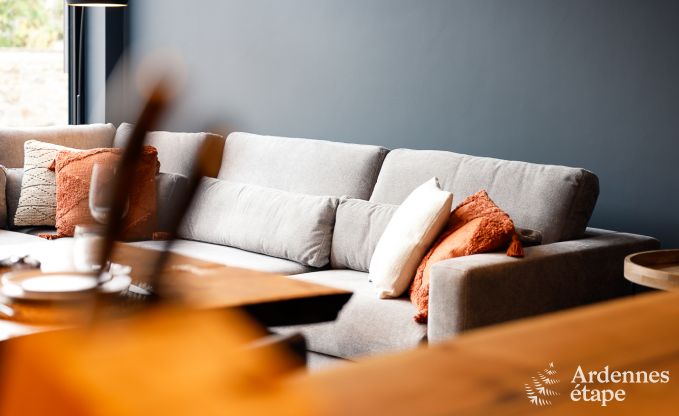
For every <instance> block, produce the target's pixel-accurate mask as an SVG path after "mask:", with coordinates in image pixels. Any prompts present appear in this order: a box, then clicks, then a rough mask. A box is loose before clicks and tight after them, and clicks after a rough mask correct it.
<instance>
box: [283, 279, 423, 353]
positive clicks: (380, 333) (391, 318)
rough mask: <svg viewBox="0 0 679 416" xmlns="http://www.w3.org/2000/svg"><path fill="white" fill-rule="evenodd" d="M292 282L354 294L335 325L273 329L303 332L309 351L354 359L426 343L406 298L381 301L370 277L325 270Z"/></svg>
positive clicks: (413, 310) (414, 311) (332, 323)
mask: <svg viewBox="0 0 679 416" xmlns="http://www.w3.org/2000/svg"><path fill="white" fill-rule="evenodd" d="M291 278H293V279H299V280H304V281H307V282H312V283H318V284H321V285H326V286H331V287H338V288H341V289H345V290H350V291H352V292H353V293H354V295H353V296H352V297H351V299H350V300H349V302H347V304H346V305H345V306H344V308H343V309H342V311H341V312H340V314H339V317H338V318H337V320H335V321H334V322H329V323H322V324H313V325H296V326H290V327H277V328H273V330H274V331H275V332H281V333H290V332H295V331H299V332H302V333H303V334H304V337H305V338H306V339H307V343H308V345H309V347H308V348H309V350H310V351H314V352H320V353H323V354H327V355H332V356H335V357H342V358H352V357H358V356H366V355H374V354H380V353H385V352H390V351H399V350H405V349H410V348H414V347H416V346H418V345H420V344H421V343H423V342H425V341H426V337H427V326H426V325H420V324H418V323H416V322H415V321H414V320H413V316H414V315H415V313H416V310H415V307H414V306H413V304H412V303H410V301H409V300H408V299H406V298H398V299H378V298H377V296H375V294H374V289H373V287H372V285H371V284H370V282H369V281H368V274H367V273H364V272H358V271H354V270H324V271H319V272H315V273H307V274H301V275H297V276H292V277H291Z"/></svg>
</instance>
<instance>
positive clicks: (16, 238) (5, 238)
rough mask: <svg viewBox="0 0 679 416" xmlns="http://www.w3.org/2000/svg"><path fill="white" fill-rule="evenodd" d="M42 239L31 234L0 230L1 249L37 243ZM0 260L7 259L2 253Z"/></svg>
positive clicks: (0, 253)
mask: <svg viewBox="0 0 679 416" xmlns="http://www.w3.org/2000/svg"><path fill="white" fill-rule="evenodd" d="M41 240H42V239H41V238H40V237H36V236H34V235H30V234H24V233H18V232H14V231H7V230H0V247H1V246H16V245H18V244H24V243H35V242H38V241H41ZM0 258H5V254H3V253H2V252H0Z"/></svg>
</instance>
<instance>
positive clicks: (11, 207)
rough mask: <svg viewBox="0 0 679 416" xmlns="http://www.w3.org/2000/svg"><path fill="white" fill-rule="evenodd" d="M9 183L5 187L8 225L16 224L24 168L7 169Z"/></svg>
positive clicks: (10, 226) (9, 226)
mask: <svg viewBox="0 0 679 416" xmlns="http://www.w3.org/2000/svg"><path fill="white" fill-rule="evenodd" d="M6 174H7V185H6V189H5V196H6V198H7V201H6V202H7V227H8V228H12V227H13V226H14V214H15V213H16V212H17V207H18V206H19V197H20V196H21V180H22V179H23V177H24V170H23V168H14V169H7V170H6Z"/></svg>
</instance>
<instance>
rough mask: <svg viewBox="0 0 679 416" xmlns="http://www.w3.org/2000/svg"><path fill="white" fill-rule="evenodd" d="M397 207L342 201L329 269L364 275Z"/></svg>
mask: <svg viewBox="0 0 679 416" xmlns="http://www.w3.org/2000/svg"><path fill="white" fill-rule="evenodd" d="M397 208H398V205H391V204H376V203H373V202H369V201H364V200H362V199H343V200H342V201H340V204H339V206H338V207H337V217H336V218H335V231H334V233H333V235H332V249H331V252H330V265H331V266H332V267H333V268H334V269H352V270H359V271H363V272H367V271H368V268H369V267H370V259H371V258H372V256H373V252H374V251H375V247H376V246H377V242H378V241H379V240H380V237H381V236H382V233H383V232H384V229H385V228H386V227H387V224H388V223H389V221H390V220H391V217H392V216H393V215H394V212H396V209H397Z"/></svg>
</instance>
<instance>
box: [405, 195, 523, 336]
mask: <svg viewBox="0 0 679 416" xmlns="http://www.w3.org/2000/svg"><path fill="white" fill-rule="evenodd" d="M510 241H511V244H510V247H509V250H508V251H507V255H509V256H512V257H523V250H522V248H521V243H520V242H519V240H518V237H517V236H516V233H515V232H514V223H513V222H512V220H511V218H509V215H507V214H506V213H505V212H504V211H502V210H501V209H500V208H498V206H497V205H495V203H494V202H493V201H492V200H491V199H490V197H489V196H488V193H487V192H486V191H485V190H482V191H479V192H477V193H475V194H474V195H472V196H470V197H468V198H467V199H465V200H464V201H463V202H462V203H461V204H460V205H459V206H458V207H457V208H455V210H454V211H453V212H451V213H450V218H449V220H448V225H447V226H446V228H445V230H444V231H443V233H442V234H441V236H440V237H439V239H438V241H437V242H436V243H435V244H434V246H433V247H432V248H431V249H430V250H429V253H427V255H426V256H425V257H424V259H422V262H421V263H420V266H419V267H418V268H417V273H416V274H415V279H414V280H413V283H412V284H411V286H410V300H411V301H412V302H413V303H414V304H415V306H417V310H418V314H417V315H416V316H415V321H417V322H419V323H426V322H427V318H428V315H429V273H430V271H431V266H433V265H434V264H435V263H438V262H439V261H442V260H446V259H450V258H454V257H462V256H469V255H472V254H478V253H485V252H489V251H493V250H497V249H499V248H501V247H503V246H506V245H507V243H509V242H510Z"/></svg>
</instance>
